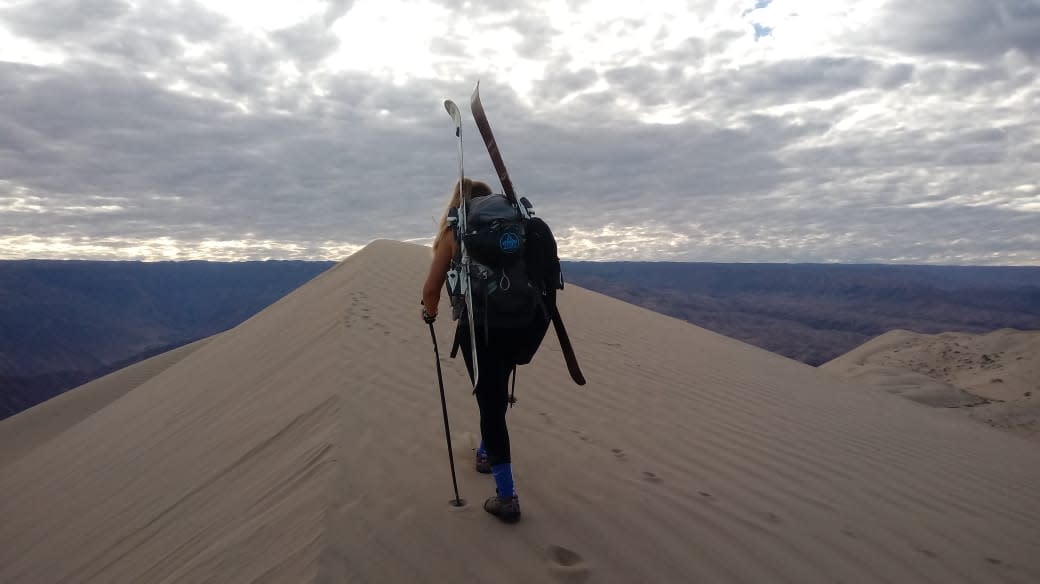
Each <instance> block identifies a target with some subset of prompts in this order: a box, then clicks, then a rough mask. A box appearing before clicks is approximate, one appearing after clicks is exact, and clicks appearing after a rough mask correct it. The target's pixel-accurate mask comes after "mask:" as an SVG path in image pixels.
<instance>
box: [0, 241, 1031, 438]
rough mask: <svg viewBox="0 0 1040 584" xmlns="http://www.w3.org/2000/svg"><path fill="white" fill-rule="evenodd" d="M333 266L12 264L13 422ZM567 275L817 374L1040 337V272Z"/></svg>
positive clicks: (1, 366)
mask: <svg viewBox="0 0 1040 584" xmlns="http://www.w3.org/2000/svg"><path fill="white" fill-rule="evenodd" d="M332 265H333V263H332V262H245V263H212V262H163V263H140V262H82V261H69V262H55V261H14V262H12V261H6V262H4V261H0V419H2V418H3V417H6V416H9V415H12V414H14V413H16V412H19V411H21V410H23V409H25V408H28V407H31V406H32V405H34V404H36V403H39V402H40V401H43V400H45V399H49V398H50V397H53V396H55V395H58V394H60V393H61V392H63V391H66V390H67V389H70V388H72V387H76V386H78V385H81V384H83V383H86V382H87V381H90V380H92V379H94V378H96V377H98V376H100V375H103V374H105V373H108V372H110V371H114V370H116V369H119V368H121V367H124V366H126V365H130V364H132V363H135V362H137V361H139V360H141V359H144V358H146V357H150V356H152V355H155V354H158V353H161V352H163V351H165V350H168V349H171V348H174V347H177V346H180V345H183V344H185V343H187V342H190V341H193V340H196V339H200V338H203V337H207V336H210V335H212V334H215V333H218V332H221V331H223V330H226V329H229V328H231V327H233V326H235V325H237V324H239V323H240V322H242V321H244V320H246V319H247V318H249V317H250V316H252V315H253V314H255V313H257V312H259V311H260V310H262V309H263V308H265V307H266V306H268V305H269V304H271V303H272V302H274V301H276V300H278V299H279V298H281V297H282V296H284V295H285V294H287V293H288V292H290V291H292V290H293V289H295V288H297V287H298V286H300V285H301V284H303V283H305V282H306V281H308V280H310V279H311V278H313V277H314V276H316V275H318V274H320V273H321V272H323V271H325V270H326V269H328V268H329V267H331V266H332ZM564 274H565V277H566V278H567V280H568V281H569V282H573V283H575V284H577V285H580V286H583V287H586V288H589V289H591V290H595V291H598V292H602V293H604V294H607V295H609V296H613V297H616V298H619V299H621V300H625V301H627V302H631V303H633V304H637V305H640V306H643V307H646V308H649V309H651V310H654V311H657V312H661V313H664V314H668V315H671V316H674V317H677V318H680V319H684V320H687V321H689V322H691V323H694V324H696V325H699V326H702V327H705V328H708V329H711V330H713V331H716V332H718V333H721V334H724V335H726V336H729V337H733V338H736V339H740V340H743V341H745V342H748V343H750V344H753V345H756V346H759V347H762V348H764V349H767V350H770V351H773V352H776V353H779V354H782V355H785V356H787V357H790V358H793V359H796V360H799V361H803V362H805V363H809V364H811V365H819V364H821V363H824V362H826V361H829V360H831V359H833V358H835V357H837V356H839V355H842V354H844V353H846V352H848V351H849V350H851V349H853V348H855V347H857V346H859V345H861V344H862V343H864V342H865V341H867V340H869V339H870V338H872V337H875V336H877V335H880V334H882V333H885V332H887V331H889V330H892V329H905V330H911V331H916V332H921V333H936V332H944V331H962V332H987V331H991V330H995V329H1000V328H1017V329H1040V268H988V267H982V268H975V267H937V266H876V265H874V266H872V265H816V264H697V263H663V262H605V263H598V262H596V263H593V262H565V263H564ZM416 294H418V290H417V291H416Z"/></svg>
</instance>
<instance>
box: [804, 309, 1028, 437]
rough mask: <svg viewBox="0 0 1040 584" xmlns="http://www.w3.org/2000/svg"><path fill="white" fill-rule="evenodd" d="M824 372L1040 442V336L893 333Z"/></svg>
mask: <svg viewBox="0 0 1040 584" xmlns="http://www.w3.org/2000/svg"><path fill="white" fill-rule="evenodd" d="M821 369H825V370H828V371H831V372H834V373H838V374H840V375H843V376H846V377H850V378H853V379H856V380H858V381H861V382H864V383H867V384H869V385H873V386H876V387H880V388H882V389H884V390H885V391H888V392H890V393H896V394H901V395H903V396H904V397H907V398H909V399H912V400H914V401H917V402H920V403H924V404H926V405H931V406H938V407H945V408H956V409H957V410H959V411H960V413H961V414H963V415H967V416H969V417H971V418H973V419H975V420H978V421H981V422H985V423H986V424H989V425H990V426H993V427H997V428H1002V429H1005V430H1010V431H1011V432H1013V433H1016V434H1019V435H1022V436H1026V437H1029V438H1033V439H1036V440H1040V331H1018V330H1011V329H1004V330H999V331H994V332H992V333H988V334H968V333H942V334H937V335H927V334H919V333H913V332H909V331H903V330H896V331H890V332H888V333H885V334H883V335H881V336H879V337H876V338H874V339H871V340H870V341H868V342H866V343H864V344H863V345H861V346H860V347H857V348H856V349H854V350H852V351H850V352H848V353H846V354H845V355H842V356H841V357H838V358H837V359H834V360H833V361H831V362H829V363H825V364H823V365H822V366H821Z"/></svg>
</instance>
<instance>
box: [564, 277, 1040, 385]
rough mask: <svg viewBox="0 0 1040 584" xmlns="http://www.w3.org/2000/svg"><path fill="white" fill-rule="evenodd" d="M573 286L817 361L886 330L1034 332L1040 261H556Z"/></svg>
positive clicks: (1038, 319) (1039, 316) (1039, 322)
mask: <svg viewBox="0 0 1040 584" xmlns="http://www.w3.org/2000/svg"><path fill="white" fill-rule="evenodd" d="M564 274H565V277H567V279H568V280H569V281H571V282H573V283H575V284H577V285H579V286H582V287H585V288H589V289H591V290H595V291H597V292H601V293H603V294H607V295H609V296H613V297H616V298H619V299H621V300H625V301H627V302H631V303H633V304H638V305H640V306H643V307H645V308H649V309H651V310H654V311H657V312H662V313H664V314H668V315H670V316H674V317H676V318H681V319H683V320H686V321H689V322H691V323H693V324H696V325H698V326H702V327H704V328H707V329H710V330H713V331H715V332H718V333H721V334H723V335H726V336H729V337H733V338H735V339H740V340H742V341H745V342H747V343H750V344H752V345H756V346H758V347H762V348H764V349H767V350H769V351H773V352H775V353H779V354H781V355H785V356H787V357H790V358H792V359H796V360H798V361H802V362H805V363H808V364H810V365H820V364H822V363H825V362H827V361H829V360H831V359H833V358H835V357H837V356H839V355H842V354H844V353H846V352H848V351H850V350H851V349H853V348H855V347H857V346H859V345H861V344H863V343H864V342H866V341H867V340H869V339H871V338H873V337H875V336H877V335H880V334H882V333H884V332H887V331H890V330H892V329H907V330H912V331H915V332H921V333H938V332H946V331H962V332H976V333H978V332H987V331H992V330H996V329H1000V328H1017V329H1040V268H1036V267H969V266H901V265H842V264H710V263H671V262H603V263H600V262H565V263H564Z"/></svg>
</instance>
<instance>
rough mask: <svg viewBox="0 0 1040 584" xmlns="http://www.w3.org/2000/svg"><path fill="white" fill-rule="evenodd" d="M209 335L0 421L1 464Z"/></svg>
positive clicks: (199, 344) (188, 352)
mask: <svg viewBox="0 0 1040 584" xmlns="http://www.w3.org/2000/svg"><path fill="white" fill-rule="evenodd" d="M212 338H213V337H209V338H205V339H201V340H198V341H195V342H194V343H188V344H187V345H184V346H182V347H178V348H176V349H173V350H171V351H167V352H165V353H162V354H161V355H156V356H154V357H151V358H149V359H145V360H144V361H141V362H139V363H134V364H133V365H130V366H129V367H124V368H123V369H120V370H119V371H114V372H112V373H109V374H108V375H105V376H104V377H100V378H98V379H95V380H94V381H91V382H89V383H85V384H83V385H81V386H80V387H77V388H76V389H74V390H72V391H67V392H65V393H63V394H61V395H59V396H57V397H55V398H53V399H50V400H47V401H46V402H44V403H42V404H39V405H37V406H36V407H34V408H32V409H29V410H25V411H23V412H19V413H18V414H17V415H15V416H12V417H11V418H9V419H7V420H5V421H4V423H3V424H0V467H2V466H4V465H5V464H8V463H10V462H11V461H13V460H15V459H16V458H19V457H21V456H23V455H24V454H26V453H27V452H30V451H32V449H33V448H36V447H37V446H39V445H40V444H43V443H45V442H47V441H48V440H51V439H52V438H54V437H55V436H57V435H58V434H60V433H62V432H64V431H65V430H66V429H68V428H71V427H72V426H75V425H76V424H78V423H80V422H81V421H83V420H84V419H86V418H87V417H88V416H90V415H91V414H93V413H94V412H97V411H98V410H100V409H102V408H104V407H105V406H107V405H108V404H110V403H112V402H113V401H115V400H117V399H119V398H120V397H123V396H124V395H126V394H127V393H128V392H130V391H132V390H133V389H134V388H136V387H137V386H139V385H141V384H143V383H144V382H146V381H148V380H149V379H151V378H153V377H155V376H156V375H158V374H160V373H162V372H163V371H166V369H168V368H169V367H171V366H172V365H174V364H176V363H177V362H179V361H180V360H181V359H183V358H185V357H187V356H188V355H191V354H192V353H194V352H195V351H196V350H198V349H200V348H202V347H204V346H206V343H208V342H209V341H210V340H211V339H212Z"/></svg>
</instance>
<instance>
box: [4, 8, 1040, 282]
mask: <svg viewBox="0 0 1040 584" xmlns="http://www.w3.org/2000/svg"><path fill="white" fill-rule="evenodd" d="M259 6H262V8H261V7H259ZM269 6H275V8H269ZM1038 73H1040V0H862V1H857V2H833V1H819V2H813V1H798V0H772V1H769V0H746V1H736V0H734V1H724V0H686V1H668V0H651V1H643V2H633V1H631V0H626V1H619V2H615V1H606V0H603V1H600V0H557V1H534V0H527V1H505V0H491V1H485V2H462V1H460V0H439V1H427V0H421V1H409V0H326V1H322V0H293V1H292V2H249V1H243V2H239V1H236V0H210V1H207V2H195V1H175V0H146V1H138V2H130V1H126V0H27V1H10V0H7V1H5V0H0V104H2V105H0V257H2V258H13V259H17V258H84V259H151V260H158V259H195V258H205V259H214V260H230V259H264V258H299V259H341V258H342V257H344V256H345V255H347V254H348V253H350V252H351V251H353V250H355V249H357V248H358V247H359V246H361V245H364V244H365V243H366V242H368V241H370V240H372V239H375V238H392V239H399V240H407V241H414V242H418V243H429V241H430V235H431V232H432V231H433V229H434V218H435V217H438V216H439V215H440V213H441V211H442V209H443V205H444V203H445V202H446V197H447V193H448V191H449V190H450V188H451V185H452V183H453V180H455V177H456V174H457V162H456V149H455V142H454V134H453V131H452V128H451V122H450V118H449V117H448V116H447V114H446V113H445V112H444V109H443V106H442V102H443V100H444V99H445V98H452V99H454V100H456V101H457V102H458V103H459V104H460V105H464V107H463V109H464V111H465V114H466V116H465V120H464V124H465V125H464V127H463V137H464V140H466V142H465V144H466V166H467V174H470V175H472V176H476V177H485V178H486V179H492V178H493V176H494V174H493V171H492V169H491V165H490V162H489V161H488V157H487V153H486V151H485V150H484V148H483V144H482V143H481V142H480V139H479V135H478V134H477V131H476V128H475V126H474V125H473V124H472V121H471V119H470V117H469V115H468V114H469V111H468V110H469V108H468V101H469V95H470V92H471V91H472V89H473V86H474V84H475V83H476V81H477V80H478V79H479V80H480V82H481V95H482V97H483V101H484V104H485V107H486V109H487V110H488V114H489V116H490V118H491V123H492V125H493V127H494V128H495V132H496V136H497V138H498V141H499V143H500V145H501V148H502V151H503V153H504V155H505V157H506V162H507V165H508V166H509V169H510V173H511V174H512V176H513V182H514V183H515V184H516V186H517V188H518V190H519V191H520V192H521V194H523V195H527V196H528V197H529V198H530V199H531V200H532V201H533V202H534V203H535V204H536V206H537V210H538V211H539V214H540V215H541V216H543V217H545V218H546V219H547V220H548V221H549V223H550V225H551V226H553V228H554V231H555V232H556V234H557V238H558V239H559V241H560V246H561V255H563V256H566V257H567V258H569V259H614V260H618V259H644V260H689V261H780V262H803V261H811V262H831V261H839V262H884V263H947V264H1019V265H1040V114H1038V113H1037V112H1040V81H1038ZM496 188H497V184H496Z"/></svg>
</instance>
